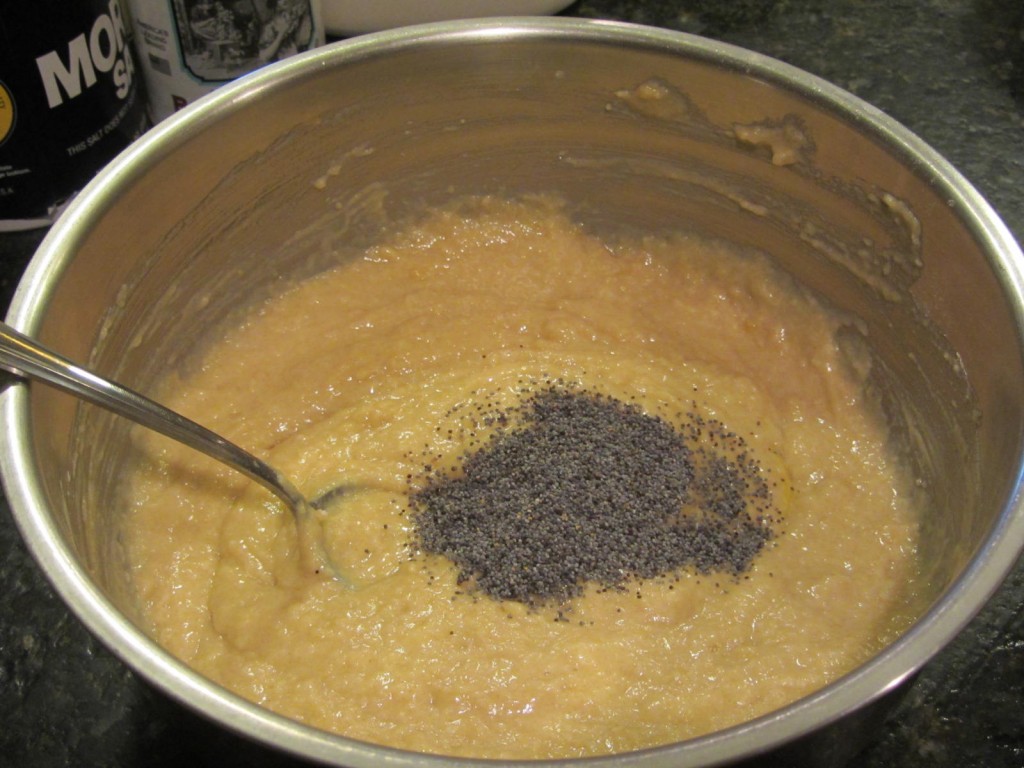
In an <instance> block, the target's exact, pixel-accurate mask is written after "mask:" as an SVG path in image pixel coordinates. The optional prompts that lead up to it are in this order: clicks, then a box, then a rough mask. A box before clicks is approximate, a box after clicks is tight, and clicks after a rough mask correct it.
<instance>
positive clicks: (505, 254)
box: [126, 199, 916, 758]
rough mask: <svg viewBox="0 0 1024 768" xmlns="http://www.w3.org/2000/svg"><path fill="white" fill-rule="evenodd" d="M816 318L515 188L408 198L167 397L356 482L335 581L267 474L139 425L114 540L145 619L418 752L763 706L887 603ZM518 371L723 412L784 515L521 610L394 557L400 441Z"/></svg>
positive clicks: (353, 728)
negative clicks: (140, 455)
mask: <svg viewBox="0 0 1024 768" xmlns="http://www.w3.org/2000/svg"><path fill="white" fill-rule="evenodd" d="M838 327H839V323H838V320H837V319H836V318H834V317H832V316H831V315H829V314H828V313H827V312H825V311H824V310H823V309H822V308H821V307H820V306H819V305H818V304H817V303H816V302H815V301H813V300H811V299H810V298H808V297H807V296H805V295H804V294H803V293H802V292H800V291H799V290H797V289H796V288H795V287H794V286H793V285H792V284H791V283H790V282H789V281H788V280H787V279H785V278H784V277H782V276H781V275H780V274H779V273H778V272H776V271H775V270H774V269H773V268H772V266H771V265H770V264H769V262H768V261H767V260H765V259H762V258H759V257H754V256H750V255H742V254H738V253H735V252H732V251H731V250H729V249H728V248H726V247H724V246H721V245H713V244H709V243H707V242H703V241H701V240H698V239H696V238H690V237H686V236H683V235H680V236H677V237H667V238H659V239H655V238H641V239H637V240H635V241H633V242H628V243H616V244H610V243H605V242H601V241H599V240H597V239H595V238H594V237H593V236H591V235H589V234H587V233H586V232H585V231H584V230H583V229H582V228H580V227H579V226H576V225H575V224H573V223H572V222H571V221H570V220H569V219H568V218H567V217H566V216H564V215H563V214H562V213H561V212H560V211H559V209H558V208H557V206H555V205H553V204H551V203H549V202H546V201H538V200H531V201H525V202H508V201H499V200H491V199H485V200H476V201H471V202H464V203H462V204H460V205H453V206H452V207H450V208H448V209H445V210H441V211H437V212H434V213H432V214H431V215H429V216H427V217H425V218H424V219H423V220H422V221H421V222H419V223H418V224H417V225H415V226H410V227H409V228H407V229H405V230H403V231H402V232H400V233H398V234H395V235H394V236H393V237H391V238H390V239H389V240H388V241H387V242H386V243H384V244H381V245H380V246H378V247H375V248H373V249H371V250H370V251H368V252H367V253H366V254H365V255H364V257H363V258H361V259H359V260H357V261H355V262H353V263H350V264H346V265H344V266H341V267H339V268H337V269H336V270H334V271H331V272H329V273H326V274H323V275H322V276H319V277H317V278H315V279H312V280H309V281H307V282H304V283H302V284H300V285H297V286H295V287H293V288H291V289H290V290H288V291H287V292H285V293H284V294H283V295H281V296H280V297H278V298H276V299H274V300H273V301H271V302H269V303H267V304H266V305H265V306H263V307H261V308H260V309H259V311H257V312H255V313H253V314H252V315H251V316H250V317H248V319H247V320H246V321H245V322H244V324H242V325H241V326H240V327H238V328H237V329H236V330H234V331H232V332H231V333H230V334H228V335H227V336H226V337H224V338H222V339H218V340H216V341H215V343H213V344H212V345H211V347H210V348H209V350H208V351H207V352H206V353H205V355H204V357H203V359H202V364H201V366H200V367H199V369H198V370H197V371H196V372H195V373H193V374H192V375H190V376H189V377H188V379H187V380H184V381H182V380H178V379H172V380H169V381H167V382H166V385H165V386H164V388H163V392H162V397H163V398H164V399H165V400H166V401H168V403H169V404H170V405H171V406H172V407H174V408H176V409H178V410H180V411H182V412H184V413H185V414H187V415H188V416H190V417H192V418H194V419H196V420H197V421H199V422H201V423H203V424H205V425H207V426H209V427H211V428H212V429H214V430H216V431H219V432H221V433H223V434H224V435H225V436H227V437H228V438H230V439H233V440H235V441H237V442H238V443H240V444H241V445H244V446H246V447H249V448H252V449H254V450H255V451H256V452H257V453H259V454H261V455H263V456H264V457H265V458H267V459H268V460H269V461H270V462H271V463H272V464H274V465H275V466H277V467H279V468H280V469H282V470H283V471H284V472H286V473H287V474H288V475H289V476H290V477H291V478H292V479H293V480H295V482H296V483H297V485H298V486H299V487H300V488H302V489H303V491H304V492H306V493H307V495H309V496H311V497H315V496H317V495H318V494H320V493H322V492H324V491H326V490H329V489H330V488H333V487H335V486H337V485H339V484H344V485H347V486H349V487H350V488H352V490H351V491H350V492H349V493H348V495H346V496H345V497H344V498H343V499H342V500H340V501H339V502H338V503H337V504H336V505H334V507H332V513H331V515H330V517H329V518H328V519H327V521H326V523H325V525H324V529H323V537H324V544H325V547H326V549H327V550H328V559H329V561H330V562H331V563H332V564H333V565H334V567H335V568H337V569H338V570H339V571H341V572H344V573H345V574H347V576H348V577H349V578H351V579H352V580H353V581H354V582H356V583H357V588H355V589H352V588H348V587H346V586H345V585H343V584H340V583H338V582H337V581H336V580H335V579H332V578H331V577H330V576H329V575H328V574H327V573H320V574H316V573H313V572H312V571H311V570H309V569H304V568H303V567H302V563H303V560H302V558H301V557H300V556H299V553H298V545H297V539H296V533H295V526H294V523H293V521H292V519H291V518H290V516H289V515H288V514H287V513H286V512H284V511H283V510H282V509H281V507H280V505H279V504H278V503H277V502H276V501H275V500H274V499H273V498H272V497H271V496H270V495H269V494H267V493H266V492H265V491H264V490H263V489H261V488H259V487H257V486H255V485H254V484H253V483H251V482H249V481H246V480H244V479H240V478H239V477H238V476H237V475H236V474H235V473H233V472H232V471H231V470H227V469H223V468H221V467H220V466H218V465H215V464H214V463H213V462H211V461H208V460H206V459H204V458H202V457H197V455H196V454H194V453H193V452H191V451H189V450H188V449H185V448H180V447H178V446H176V445H173V444H169V443H168V441H166V440H164V439H162V438H159V437H152V436H149V435H145V436H140V440H141V441H142V442H143V444H144V447H145V449H146V452H147V454H148V456H149V457H150V458H151V461H150V462H149V463H146V464H145V465H144V466H142V467H141V468H140V469H139V470H138V471H136V472H135V473H134V474H133V476H132V477H131V482H130V487H129V500H130V508H129V514H128V516H127V524H126V540H127V542H128V546H129V552H130V555H131V559H132V562H133V563H134V581H135V584H136V587H137V590H138V595H139V599H140V602H141V605H142V608H143V610H144V614H145V615H146V616H147V617H148V619H149V621H150V622H151V623H152V633H153V635H154V636H155V637H156V638H157V640H158V641H159V642H160V643H161V644H163V645H164V646H166V647H167V648H168V649H170V651H171V652H173V653H174V654H176V655H177V656H179V657H180V658H182V659H183V660H185V661H186V662H187V663H189V664H190V665H191V666H193V667H195V668H196V669H198V670H199V671H200V672H202V673H204V674H206V675H208V676H209V677H211V678H212V679H214V680H216V681H218V682H220V683H222V684H224V685H225V686H227V687H229V688H231V689H233V690H235V691H237V692H238V693H240V694H241V695H243V696H245V697H247V698H249V699H251V700H253V701H256V702H259V703H260V704H262V705H264V706H266V707H268V708H270V709H273V710H276V711H279V712H282V713H285V714H288V715H290V716H292V717H294V718H296V719H299V720H301V721H303V722H306V723H309V724H311V725H314V726H317V727H320V728H324V729H328V730H333V731H337V732H340V733H343V734H346V735H348V736H351V737H354V738H357V739H363V740H367V741H371V742H377V743H383V744H389V745H393V746H397V747H402V748H407V749H412V750H420V751H426V752H435V753H442V754H450V755H472V756H488V757H504V758H542V757H568V756H582V755H594V754H603V753H613V752H621V751H627V750H633V749H637V748H642V747H646V746H651V745H656V744H663V743H668V742H673V741H678V740H681V739H686V738H688V737H692V736H697V735H700V734H704V733H707V732H710V731H713V730H716V729H719V728H722V727H725V726H729V725H732V724H735V723H738V722H742V721H744V720H747V719H750V718H753V717H756V716H758V715H761V714H764V713H767V712H770V711H771V710H773V709H776V708H778V707H779V706H781V705H784V704H786V703H788V702H790V701H792V700H794V699H796V698H799V697H801V696H803V695H805V694H808V693H810V692H812V691H814V690H815V689H817V688H820V687H821V686H823V685H824V684H826V683H827V682H829V681H831V680H833V679H834V678H836V677H837V676H839V675H841V674H843V673H844V672H846V671H848V670H850V669H851V668H852V667H854V666H855V665H856V664H858V663H859V662H861V661H863V660H865V659H866V658H867V657H869V656H870V655H871V654H872V653H874V652H875V651H877V650H878V649H879V648H880V646H881V645H883V644H884V643H885V642H886V641H888V640H890V639H892V637H893V636H894V635H895V634H896V633H898V632H899V631H901V630H902V629H904V628H905V627H906V625H907V622H908V621H909V618H910V617H909V605H910V602H911V600H912V597H913V595H912V584H913V581H914V577H915V574H916V563H915V555H914V552H915V542H916V522H915V518H914V515H913V512H912V510H911V509H910V502H909V498H908V496H907V495H906V494H905V493H904V492H903V489H904V488H905V487H907V481H906V478H905V477H903V476H902V475H901V473H900V470H899V467H897V466H895V465H894V463H893V461H892V459H891V457H890V455H889V453H888V452H887V447H886V439H887V438H886V432H885V428H884V425H883V424H882V423H881V419H880V418H879V416H878V414H877V413H876V409H875V408H874V407H872V405H871V404H870V403H868V402H866V401H865V400H864V398H863V394H862V389H861V383H862V382H861V381H860V380H859V379H858V377H857V376H856V375H855V373H854V367H853V366H850V365H848V364H847V362H846V361H845V360H844V358H843V356H842V354H841V353H840V351H839V349H838V347H837V344H836V340H835V332H836V330H837V328H838ZM531 377H548V378H555V377H563V378H564V379H565V380H567V381H572V382H575V383H578V384H579V385H581V386H585V387H587V388H589V389H592V390H596V391H600V392H603V393H606V394H608V395H611V396H613V397H617V398H619V399H622V400H624V401H632V400H635V401H636V402H639V403H640V405H641V406H643V407H644V408H645V409H648V410H649V411H651V412H652V413H653V412H659V413H673V412H675V411H677V410H679V409H692V408H693V407H694V406H693V404H694V403H696V406H697V408H698V410H699V411H700V413H701V414H702V415H703V416H704V417H706V418H709V419H717V420H719V421H721V422H722V423H723V424H725V425H726V426H727V427H728V428H729V429H731V430H733V431H734V432H736V433H737V434H739V435H741V436H742V437H743V438H744V439H745V440H746V442H747V444H748V445H749V447H750V450H751V452H752V454H753V455H754V456H756V459H757V461H758V463H759V464H760V466H761V468H762V471H763V472H764V476H765V478H766V479H767V480H768V481H769V484H770V485H771V487H772V489H773V494H774V496H773V502H774V505H775V507H776V509H777V510H778V512H779V513H780V516H781V518H782V520H781V522H780V523H779V525H778V530H777V531H776V534H777V535H776V536H775V537H774V539H773V540H772V541H771V543H770V544H769V545H768V547H767V548H766V549H765V550H763V551H762V553H761V554H760V555H759V556H758V557H757V558H756V560H755V562H754V565H753V568H752V569H751V570H750V571H749V572H748V573H746V574H744V575H742V576H741V577H740V578H738V579H733V578H731V577H729V576H716V575H714V574H712V575H704V576H701V575H696V574H692V573H683V574H681V576H680V578H679V579H661V580H653V581H649V582H645V583H643V584H640V585H632V586H630V588H629V589H627V590H625V591H604V592H597V591H595V590H591V591H590V592H589V593H588V594H586V595H585V596H584V597H582V598H578V599H575V600H573V601H572V603H571V604H570V605H567V606H550V607H543V608H540V609H530V608H527V607H526V606H523V605H521V604H519V603H514V602H499V601H496V600H493V599H490V598H486V597H480V596H475V595H473V594H471V593H470V594H462V593H461V592H462V590H461V589H460V588H459V587H458V586H457V585H456V583H455V574H454V571H453V568H452V567H451V565H450V564H449V563H448V562H447V561H444V560H442V559H441V558H438V557H424V556H422V555H417V553H416V552H414V551H411V549H410V526H411V522H410V515H409V512H410V510H409V505H408V493H409V491H410V487H412V488H415V487H418V484H421V483H422V481H423V474H424V473H423V465H424V463H425V457H433V458H432V459H429V461H433V462H435V463H438V462H439V463H442V464H444V463H448V464H453V463H457V461H458V459H457V457H458V455H459V454H460V453H461V452H462V451H463V450H464V449H465V448H466V444H465V443H466V440H468V439H469V438H468V437H467V436H466V433H465V430H463V431H460V430H459V429H458V427H459V426H460V424H461V425H464V424H465V421H464V420H463V421H460V419H464V417H463V416H461V415H460V414H464V413H466V412H467V410H469V409H471V407H472V404H473V402H474V400H475V399H479V398H481V397H483V396H484V395H485V394H486V398H487V399H488V402H490V403H491V404H493V403H495V402H499V403H500V402H506V401H507V402H508V403H509V404H510V405H511V404H513V403H514V402H515V400H516V397H517V394H516V392H517V391H518V388H519V387H520V383H521V382H522V381H523V380H524V379H529V378H531ZM560 616H561V618H562V619H563V620H557V619H559V617H560Z"/></svg>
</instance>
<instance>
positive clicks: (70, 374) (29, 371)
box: [0, 322, 344, 578]
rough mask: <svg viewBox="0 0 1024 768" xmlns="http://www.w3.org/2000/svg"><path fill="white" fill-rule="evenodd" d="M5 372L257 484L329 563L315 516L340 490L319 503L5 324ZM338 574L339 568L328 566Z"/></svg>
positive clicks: (218, 440) (313, 559) (306, 550)
mask: <svg viewBox="0 0 1024 768" xmlns="http://www.w3.org/2000/svg"><path fill="white" fill-rule="evenodd" d="M0 368H3V369H5V370H7V371H9V372H11V373H13V374H15V375H18V376H22V377H28V378H31V379H36V380H38V381H42V382H44V383H46V384H50V385H51V386H54V387H57V388H58V389H60V390H63V391H64V392H67V393H68V394H71V395H74V396H75V397H79V398H81V399H83V400H85V401H87V402H89V403H92V404H93V405H98V406H100V407H102V408H106V409H107V410H108V411H111V412H113V413H115V414H117V415H118V416H122V417H124V418H126V419H129V420H130V421H133V422H135V423H136V424H140V425H142V426H144V427H147V428H149V429H152V430H154V431H156V432H159V433H160V434H162V435H165V436H167V437H169V438H171V439H172V440H177V441H178V442H179V443H182V444H184V445H187V446H188V447H190V448H193V449H195V450H197V451H200V452H201V453H205V454H206V455H207V456H209V457H211V458H213V459H216V460H217V461H219V462H221V463H223V464H225V465H227V466H229V467H231V468H232V469H235V470H237V471H238V472H241V473H242V474H243V475H245V476H246V477H248V478H250V479H252V480H255V481H256V482H257V483H259V484H260V485H262V486H263V487H264V488H266V489H267V490H269V491H270V492H271V493H273V494H274V495H275V496H277V498H278V499H280V500H281V501H282V502H283V503H284V505H285V507H287V508H288V511H289V512H291V514H292V516H293V517H294V518H295V522H296V524H297V525H298V527H299V538H300V540H301V541H302V542H303V547H302V550H303V555H302V556H303V558H304V560H303V562H304V565H308V566H310V567H312V568H313V569H314V570H317V569H320V570H322V568H321V566H323V565H327V566H330V564H329V563H326V562H324V560H325V558H324V554H323V551H324V550H323V546H322V545H321V543H320V540H319V536H317V535H311V533H312V531H314V530H315V531H319V530H320V526H319V524H316V521H315V520H314V518H316V517H318V516H321V515H322V514H323V513H324V509H325V508H326V505H327V504H329V503H330V502H332V501H334V500H335V499H337V498H338V497H339V496H340V495H342V494H343V492H344V489H343V488H340V487H339V488H335V489H332V490H329V491H327V492H326V493H324V494H322V495H321V496H320V497H318V499H317V500H316V501H315V502H310V501H309V500H307V499H306V497H305V496H303V495H302V492H301V491H299V489H298V488H296V487H295V484H294V483H292V481H291V480H289V479H288V478H287V477H286V476H285V475H284V474H282V473H281V472H279V471H278V470H277V469H275V468H274V467H272V466H270V465H269V464H267V463H266V462H265V461H263V460H262V459H260V458H257V457H256V456H254V455H253V454H251V453H249V452H248V451H246V450H245V449H243V448H241V447H239V446H237V445H235V444H234V443H232V442H231V441H230V440H227V439H226V438H224V437H221V436H220V435H218V434H217V433H216V432H213V431H211V430H209V429H207V428H206V427H204V426H202V425H201V424H198V423H196V422H194V421H192V420H191V419H188V418H186V417H185V416H182V415H181V414H180V413H177V412H176V411H172V410H171V409H170V408H167V407H166V406H163V405H161V404H160V403H158V402H156V401H154V400H151V399H150V398H148V397H146V396H145V395H142V394H140V393H138V392H136V391H134V390H132V389H130V388H128V387H126V386H124V385H122V384H118V383H117V382H115V381H112V380H110V379H108V378H105V377H103V376H100V375H99V374H97V373H94V372H93V371H90V370H88V369H87V368H83V367H81V366H79V365H77V364H75V363H74V362H72V361H71V360H69V359H68V358H66V357H64V356H63V355H61V354H59V353H57V352H55V351H53V350H51V349H49V348H48V347H46V346H44V345H42V344H40V343H39V342H37V341H35V340H33V339H31V338H30V337H28V336H25V335H24V334H22V333H20V332H19V331H17V330H15V329H14V328H12V327H11V326H10V325H8V324H7V323H3V322H0ZM327 570H328V571H330V572H332V573H333V574H335V576H336V577H338V578H341V577H340V576H338V575H337V569H335V568H333V567H328V569H327Z"/></svg>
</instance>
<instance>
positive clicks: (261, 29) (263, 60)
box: [128, 0, 325, 122]
mask: <svg viewBox="0 0 1024 768" xmlns="http://www.w3.org/2000/svg"><path fill="white" fill-rule="evenodd" d="M128 7H129V10H130V12H131V16H132V26H133V28H134V30H135V47H136V51H137V52H138V58H139V62H140V66H141V69H142V72H143V74H144V76H145V80H146V90H147V93H148V97H149V112H150V117H151V118H152V119H153V121H154V122H159V121H160V120H163V119H165V118H167V117H169V116H170V115H172V114H174V113H175V112H177V111H178V110H179V109H181V108H183V107H185V106H187V105H188V104H191V103H192V102H193V101H195V100H196V99H198V98H200V97H201V96H204V95H206V94H207V93H209V92H210V91H212V90H214V89H215V88H218V87H220V86H221V85H223V84H224V83H227V82H229V81H231V80H234V79H235V78H237V77H240V76H242V75H244V74H246V73H248V72H251V71H253V70H254V69H258V68H259V67H262V66H264V65H266V64H270V63H272V62H275V61H280V60H281V59H284V58H287V57H288V56H291V55H293V54H296V53H302V52H303V51H308V50H310V49H311V48H315V47H317V46H319V45H323V44H324V36H325V33H324V26H323V20H322V17H321V14H320V0H129V3H128Z"/></svg>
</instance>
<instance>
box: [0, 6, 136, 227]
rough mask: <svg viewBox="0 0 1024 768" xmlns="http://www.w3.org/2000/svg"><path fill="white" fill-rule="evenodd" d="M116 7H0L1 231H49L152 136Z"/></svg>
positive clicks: (126, 26) (126, 29) (124, 21)
mask: <svg viewBox="0 0 1024 768" xmlns="http://www.w3.org/2000/svg"><path fill="white" fill-rule="evenodd" d="M140 80H141V78H140V77H139V74H138V72H137V71H136V67H135V60H134V59H133V56H132V47H131V24H130V23H129V19H128V17H127V15H126V14H125V12H124V9H123V8H122V6H121V2H120V0H0V230H2V229H5V228H6V229H16V228H25V227H28V226H39V225H45V224H46V223H49V222H50V221H52V219H53V216H54V215H55V211H57V210H58V209H59V208H60V206H61V205H62V204H63V203H64V202H65V201H67V199H68V198H70V197H71V196H72V195H73V194H74V193H75V192H77V191H78V190H80V189H81V188H82V187H83V186H84V185H85V184H86V183H87V182H88V181H89V180H90V179H91V178H92V177H93V176H94V175H95V174H96V172H97V171H99V170H100V169H101V168H102V167H103V166H104V165H106V164H107V163H108V162H109V161H110V160H112V159H113V158H114V156H115V155H117V154H118V153H119V152H120V151H121V150H123V149H124V148H125V147H127V146H128V144H129V143H131V141H132V140H133V139H135V138H137V137H138V136H139V135H141V134H142V133H143V131H145V130H146V128H147V127H148V121H147V117H146V111H145V99H144V98H143V96H142V94H141V92H140V85H139V83H140Z"/></svg>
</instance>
